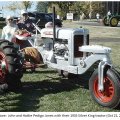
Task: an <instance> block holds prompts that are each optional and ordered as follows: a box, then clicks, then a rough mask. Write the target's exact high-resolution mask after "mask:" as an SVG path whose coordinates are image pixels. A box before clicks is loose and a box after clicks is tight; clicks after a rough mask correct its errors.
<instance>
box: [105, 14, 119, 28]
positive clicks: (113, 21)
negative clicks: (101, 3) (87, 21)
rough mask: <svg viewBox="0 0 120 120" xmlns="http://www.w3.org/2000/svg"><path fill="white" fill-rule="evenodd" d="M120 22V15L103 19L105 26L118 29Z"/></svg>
mask: <svg viewBox="0 0 120 120" xmlns="http://www.w3.org/2000/svg"><path fill="white" fill-rule="evenodd" d="M119 21H120V15H118V14H117V15H109V16H108V15H106V16H105V17H104V18H103V24H104V25H105V26H111V27H117V25H118V23H119Z"/></svg>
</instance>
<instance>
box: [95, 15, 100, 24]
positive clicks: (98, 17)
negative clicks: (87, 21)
mask: <svg viewBox="0 0 120 120" xmlns="http://www.w3.org/2000/svg"><path fill="white" fill-rule="evenodd" d="M96 18H97V21H98V22H99V19H100V14H99V13H97V14H96Z"/></svg>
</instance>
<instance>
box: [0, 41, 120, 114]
mask: <svg viewBox="0 0 120 120" xmlns="http://www.w3.org/2000/svg"><path fill="white" fill-rule="evenodd" d="M95 44H100V45H104V46H108V47H111V48H112V53H111V58H112V61H113V63H114V65H115V66H120V63H119V60H120V47H119V46H120V43H118V42H98V43H97V42H96V43H95ZM118 70H119V71H120V69H119V68H118ZM89 78H90V74H89V73H86V74H84V75H82V76H79V77H78V79H77V78H71V79H67V78H61V77H59V76H58V74H57V72H56V71H54V70H52V69H46V68H39V69H37V70H36V72H35V73H32V74H31V73H30V72H29V71H28V72H26V73H25V74H24V76H23V78H22V83H23V89H22V90H21V91H20V92H16V93H15V92H8V93H5V94H0V111H2V112H5V111H9V112H12V111H14V112H19V111H21V112H29V111H34V112H35V111H37V112H43V111H44V112H120V109H119V108H118V109H109V108H105V107H102V106H100V105H98V104H97V103H96V102H94V101H93V100H92V98H91V96H90V93H89V89H88V80H89Z"/></svg>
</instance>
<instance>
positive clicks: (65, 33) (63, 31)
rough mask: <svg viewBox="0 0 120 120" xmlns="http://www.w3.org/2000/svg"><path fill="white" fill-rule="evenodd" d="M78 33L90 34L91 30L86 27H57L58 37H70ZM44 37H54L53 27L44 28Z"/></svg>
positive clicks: (42, 35) (42, 32) (42, 33)
mask: <svg viewBox="0 0 120 120" xmlns="http://www.w3.org/2000/svg"><path fill="white" fill-rule="evenodd" d="M74 34H78V35H84V34H89V31H88V30H87V29H84V28H75V29H73V28H56V38H59V39H69V38H70V37H71V35H74ZM41 37H42V38H53V28H43V29H42V30H41Z"/></svg>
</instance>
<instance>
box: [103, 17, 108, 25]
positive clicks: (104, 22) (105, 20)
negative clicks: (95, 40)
mask: <svg viewBox="0 0 120 120" xmlns="http://www.w3.org/2000/svg"><path fill="white" fill-rule="evenodd" d="M103 24H104V25H105V26H109V23H108V20H107V16H105V17H104V18H103Z"/></svg>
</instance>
